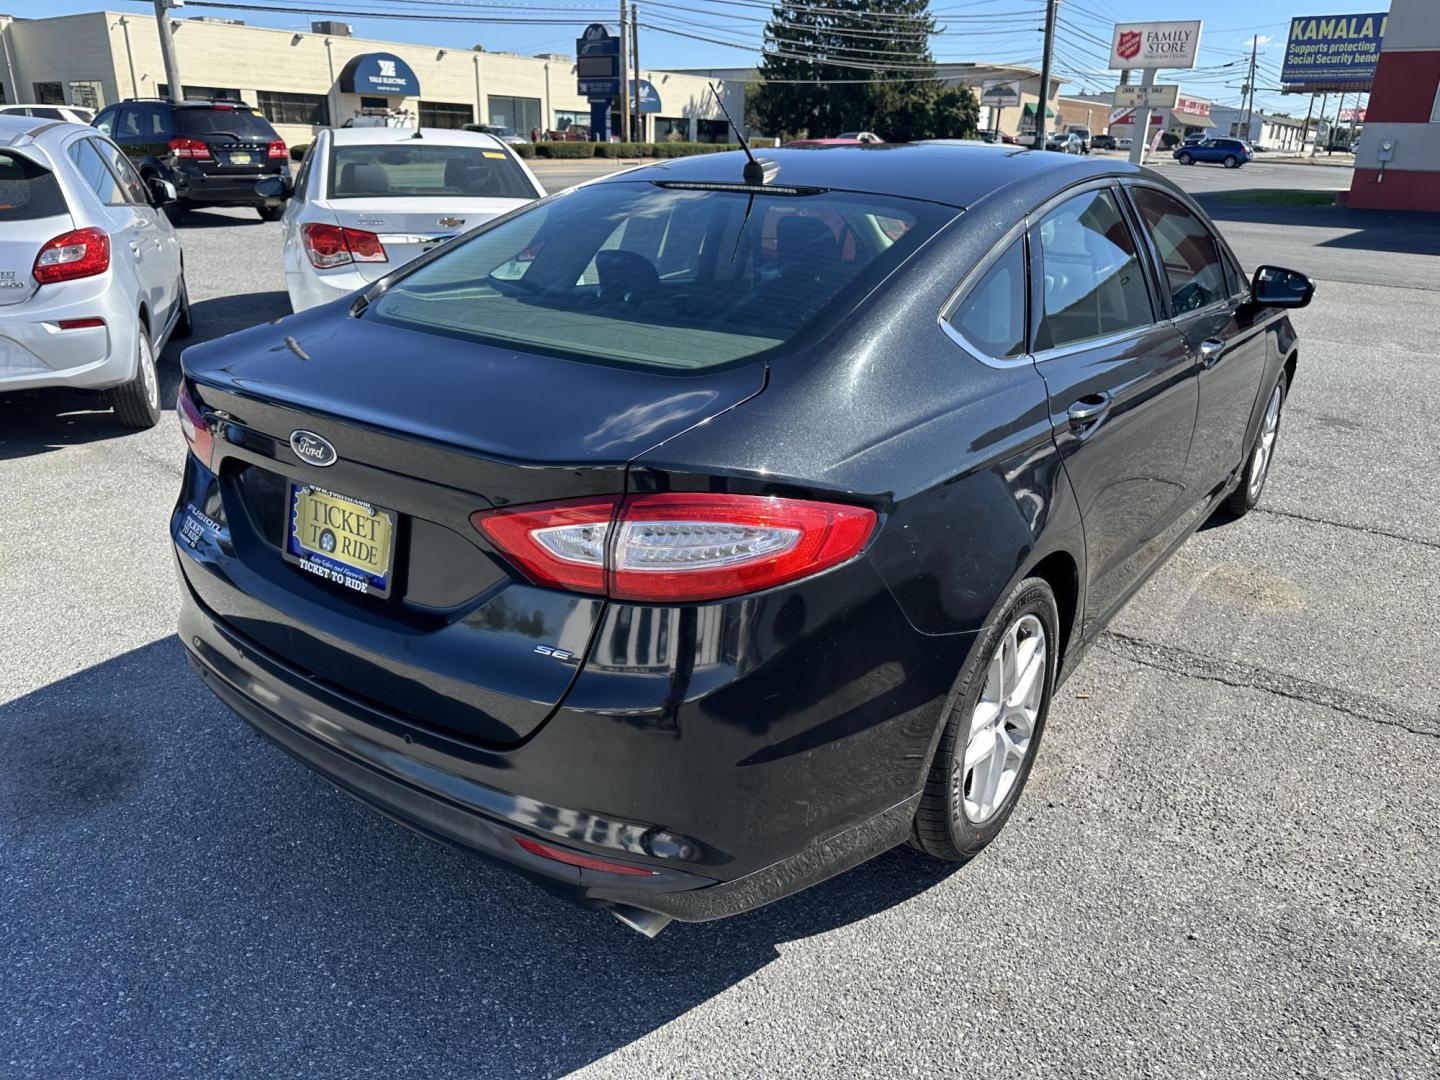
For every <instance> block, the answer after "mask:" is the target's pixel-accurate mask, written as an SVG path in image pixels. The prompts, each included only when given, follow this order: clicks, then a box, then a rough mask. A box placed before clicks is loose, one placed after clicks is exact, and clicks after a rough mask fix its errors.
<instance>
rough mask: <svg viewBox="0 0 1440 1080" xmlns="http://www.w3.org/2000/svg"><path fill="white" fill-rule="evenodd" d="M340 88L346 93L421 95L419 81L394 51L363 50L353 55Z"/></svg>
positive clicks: (391, 95) (397, 95) (393, 95)
mask: <svg viewBox="0 0 1440 1080" xmlns="http://www.w3.org/2000/svg"><path fill="white" fill-rule="evenodd" d="M340 89H341V91H342V92H344V93H346V94H371V95H375V96H377V97H418V96H419V95H420V80H419V79H417V78H416V77H415V72H413V71H412V70H410V65H409V64H407V63H405V61H404V60H401V59H400V58H399V57H398V56H395V55H394V54H393V53H361V54H360V55H359V56H352V57H351V58H350V62H349V63H347V64H346V65H345V67H344V69H343V70H342V71H341V72H340Z"/></svg>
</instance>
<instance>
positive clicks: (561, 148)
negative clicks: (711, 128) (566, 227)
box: [290, 142, 740, 161]
mask: <svg viewBox="0 0 1440 1080" xmlns="http://www.w3.org/2000/svg"><path fill="white" fill-rule="evenodd" d="M309 145H310V144H309V143H297V144H296V145H294V146H292V147H290V160H291V161H299V160H300V159H301V158H303V157H304V156H305V151H306V149H307V148H308V147H309ZM510 149H511V150H514V151H515V153H517V154H518V155H520V156H521V157H522V158H536V157H542V158H597V157H602V158H674V157H690V156H691V155H693V154H716V153H719V152H720V151H722V150H739V149H740V147H739V145H738V144H734V143H731V144H729V145H727V144H724V143H701V142H658V143H656V142H650V143H642V142H618V143H599V142H538V143H513V144H512V145H511V147H510Z"/></svg>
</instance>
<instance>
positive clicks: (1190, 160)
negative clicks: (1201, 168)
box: [1175, 139, 1252, 169]
mask: <svg viewBox="0 0 1440 1080" xmlns="http://www.w3.org/2000/svg"><path fill="white" fill-rule="evenodd" d="M1251 156H1252V155H1251V151H1250V147H1249V146H1247V145H1246V144H1245V143H1243V142H1241V141H1240V140H1239V139H1206V140H1205V141H1203V142H1198V143H1194V144H1192V145H1187V146H1179V147H1176V149H1175V160H1176V161H1178V162H1180V164H1181V165H1194V164H1195V163H1196V162H1197V161H1209V162H1212V163H1218V164H1220V165H1224V166H1225V167H1226V168H1227V169H1238V168H1239V167H1240V166H1241V165H1244V164H1245V163H1246V162H1248V161H1249V160H1250V158H1251Z"/></svg>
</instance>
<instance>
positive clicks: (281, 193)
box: [255, 174, 290, 199]
mask: <svg viewBox="0 0 1440 1080" xmlns="http://www.w3.org/2000/svg"><path fill="white" fill-rule="evenodd" d="M255 194H256V195H259V196H260V197H261V198H264V199H288V198H289V197H290V177H289V176H287V175H284V174H281V175H278V176H267V177H265V178H264V179H263V180H257V181H255Z"/></svg>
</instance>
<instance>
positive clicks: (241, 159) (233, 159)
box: [230, 153, 255, 165]
mask: <svg viewBox="0 0 1440 1080" xmlns="http://www.w3.org/2000/svg"><path fill="white" fill-rule="evenodd" d="M254 160H255V158H254V157H252V156H251V155H250V154H236V153H232V154H231V155H230V164H231V165H249V164H250V163H251V162H252V161H254Z"/></svg>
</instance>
